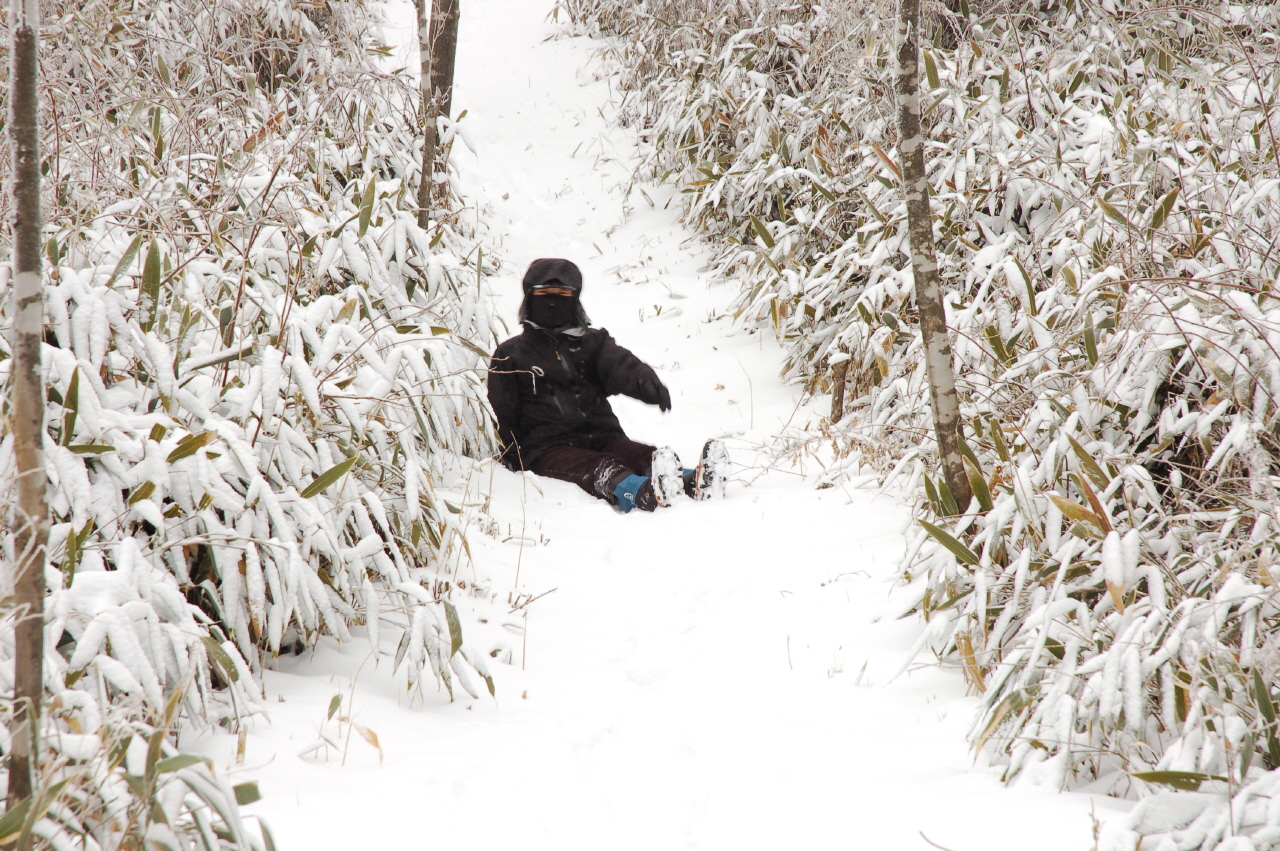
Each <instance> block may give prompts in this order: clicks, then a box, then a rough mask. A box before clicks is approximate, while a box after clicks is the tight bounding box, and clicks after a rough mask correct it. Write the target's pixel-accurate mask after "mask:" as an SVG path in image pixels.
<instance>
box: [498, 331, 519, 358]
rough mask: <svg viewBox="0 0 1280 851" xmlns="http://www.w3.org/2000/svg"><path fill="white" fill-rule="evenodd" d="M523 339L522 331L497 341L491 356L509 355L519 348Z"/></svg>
mask: <svg viewBox="0 0 1280 851" xmlns="http://www.w3.org/2000/svg"><path fill="white" fill-rule="evenodd" d="M523 340H524V332H523V331H522V332H521V333H519V334H516V335H515V336H514V337H508V338H507V339H505V340H503V341H502V342H501V343H499V344H498V347H497V348H496V349H494V350H493V356H494V357H495V358H498V357H506V356H508V355H510V354H511V353H512V352H513V351H515V350H516V349H518V348H520V344H521V342H522V341H523Z"/></svg>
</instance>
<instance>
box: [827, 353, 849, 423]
mask: <svg viewBox="0 0 1280 851" xmlns="http://www.w3.org/2000/svg"><path fill="white" fill-rule="evenodd" d="M848 374H849V359H848V358H845V359H844V360H842V361H840V362H839V363H837V364H835V365H834V366H832V367H831V424H832V425H835V424H836V423H838V422H840V419H841V418H842V417H843V416H844V388H845V381H846V378H847V376H848Z"/></svg>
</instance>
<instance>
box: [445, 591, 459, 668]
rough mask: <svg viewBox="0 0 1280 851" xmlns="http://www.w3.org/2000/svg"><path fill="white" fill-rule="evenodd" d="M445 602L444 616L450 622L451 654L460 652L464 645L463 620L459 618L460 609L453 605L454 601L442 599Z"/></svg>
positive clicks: (451, 655)
mask: <svg viewBox="0 0 1280 851" xmlns="http://www.w3.org/2000/svg"><path fill="white" fill-rule="evenodd" d="M440 602H442V603H444V617H445V620H447V621H448V622H449V645H450V646H449V656H450V658H452V657H453V654H455V653H457V652H458V649H459V648H460V647H462V621H460V620H458V610H457V609H455V608H454V607H453V603H450V602H449V601H448V600H441V601H440Z"/></svg>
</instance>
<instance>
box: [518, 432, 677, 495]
mask: <svg viewBox="0 0 1280 851" xmlns="http://www.w3.org/2000/svg"><path fill="white" fill-rule="evenodd" d="M653 450H654V447H652V446H649V445H648V444H645V443H636V442H635V441H634V440H631V439H630V438H627V437H615V438H614V439H613V440H610V441H609V442H608V443H606V444H605V445H604V449H603V450H602V451H596V450H594V449H584V448H583V447H581V446H554V447H552V448H550V449H547V450H545V451H544V452H541V453H539V455H538V456H537V458H536V459H535V460H534V461H533V462H532V463H531V464H530V465H529V469H530V470H532V471H533V472H535V473H537V474H538V475H539V476H546V477H547V478H549V479H560V480H562V481H566V482H573V483H574V484H575V485H577V486H578V487H580V488H582V489H583V490H584V491H586V492H587V493H589V494H591V495H592V496H595V497H599V498H600V499H603V500H606V501H608V502H609V503H610V504H612V503H613V499H614V496H613V492H614V490H615V489H616V488H617V487H618V485H619V484H621V482H622V480H623V479H625V478H627V477H628V476H635V475H640V476H647V475H649V468H650V466H651V464H652V461H653Z"/></svg>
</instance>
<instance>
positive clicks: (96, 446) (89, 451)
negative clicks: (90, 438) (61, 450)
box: [67, 443, 116, 455]
mask: <svg viewBox="0 0 1280 851" xmlns="http://www.w3.org/2000/svg"><path fill="white" fill-rule="evenodd" d="M67 448H68V449H70V450H71V451H72V452H74V453H76V454H77V455H101V454H102V453H104V452H115V451H116V448H115V447H114V446H108V445H107V444H105V443H73V444H71V445H70V446H68V447H67Z"/></svg>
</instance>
